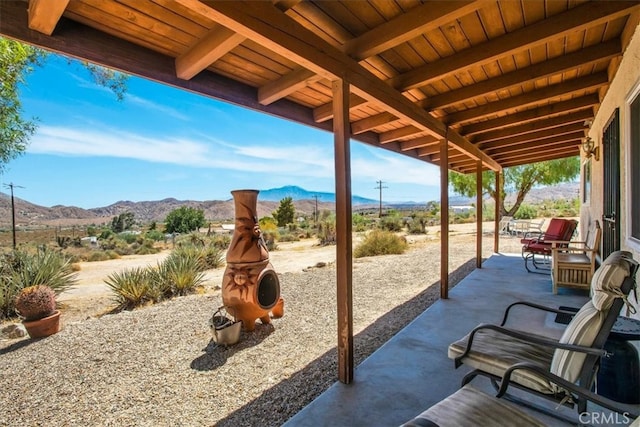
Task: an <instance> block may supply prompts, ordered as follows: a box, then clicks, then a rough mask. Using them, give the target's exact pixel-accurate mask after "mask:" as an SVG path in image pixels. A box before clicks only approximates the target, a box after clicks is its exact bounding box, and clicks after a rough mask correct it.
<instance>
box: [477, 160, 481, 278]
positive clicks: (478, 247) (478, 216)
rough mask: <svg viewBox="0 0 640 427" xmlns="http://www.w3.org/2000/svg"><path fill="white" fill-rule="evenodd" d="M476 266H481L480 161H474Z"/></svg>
mask: <svg viewBox="0 0 640 427" xmlns="http://www.w3.org/2000/svg"><path fill="white" fill-rule="evenodd" d="M476 268H482V161H481V160H478V161H477V162H476Z"/></svg>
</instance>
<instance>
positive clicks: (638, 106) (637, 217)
mask: <svg viewBox="0 0 640 427" xmlns="http://www.w3.org/2000/svg"><path fill="white" fill-rule="evenodd" d="M629 121H630V133H629V138H630V148H631V150H630V151H631V152H630V153H629V157H630V161H629V163H628V164H629V165H630V166H631V168H630V170H629V175H630V176H631V182H630V186H631V188H630V190H631V191H630V193H631V200H629V203H630V207H631V208H630V212H629V215H630V219H631V236H632V237H633V238H635V239H638V240H640V167H639V165H640V94H638V95H636V97H635V99H634V100H633V101H632V102H631V105H630V115H629Z"/></svg>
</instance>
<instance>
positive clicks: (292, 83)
mask: <svg viewBox="0 0 640 427" xmlns="http://www.w3.org/2000/svg"><path fill="white" fill-rule="evenodd" d="M319 79H320V77H319V76H318V75H317V74H316V73H314V72H313V71H309V70H307V69H305V68H298V69H296V70H294V71H292V72H291V73H289V74H285V75H284V76H282V77H281V78H279V79H278V80H274V81H272V82H269V83H267V84H266V85H264V86H262V87H260V89H258V102H260V104H262V105H268V104H271V103H272V102H276V101H277V100H279V99H282V98H284V97H285V96H288V95H291V94H292V93H293V92H296V91H298V90H300V89H302V88H303V87H305V86H307V85H308V84H309V83H311V82H315V81H318V80H319Z"/></svg>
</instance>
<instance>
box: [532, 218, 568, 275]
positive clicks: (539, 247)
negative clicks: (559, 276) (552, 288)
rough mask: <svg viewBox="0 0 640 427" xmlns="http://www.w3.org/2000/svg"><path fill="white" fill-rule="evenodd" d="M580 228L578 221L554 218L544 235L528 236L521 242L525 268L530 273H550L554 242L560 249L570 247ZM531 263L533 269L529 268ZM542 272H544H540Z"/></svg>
mask: <svg viewBox="0 0 640 427" xmlns="http://www.w3.org/2000/svg"><path fill="white" fill-rule="evenodd" d="M577 227H578V221H576V220H573V219H562V218H552V219H551V221H549V226H548V227H547V230H546V231H545V232H544V233H543V234H538V235H535V234H527V235H525V237H524V238H522V239H521V240H520V243H522V258H524V268H525V269H526V270H527V271H528V272H529V273H544V274H546V273H548V272H549V271H550V270H551V266H550V265H551V262H550V261H549V259H550V256H551V248H552V247H553V244H554V242H555V243H556V245H557V246H558V247H561V246H563V245H564V246H566V245H568V242H569V241H570V240H571V237H572V236H573V233H575V231H576V228H577ZM529 261H531V267H532V268H533V269H531V268H529ZM540 270H542V271H540Z"/></svg>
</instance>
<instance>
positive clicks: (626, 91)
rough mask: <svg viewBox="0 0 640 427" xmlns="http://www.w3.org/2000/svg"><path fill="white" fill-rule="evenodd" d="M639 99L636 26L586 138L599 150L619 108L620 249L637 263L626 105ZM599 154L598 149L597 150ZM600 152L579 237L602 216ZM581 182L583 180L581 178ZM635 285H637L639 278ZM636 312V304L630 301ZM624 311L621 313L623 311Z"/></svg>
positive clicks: (638, 243)
mask: <svg viewBox="0 0 640 427" xmlns="http://www.w3.org/2000/svg"><path fill="white" fill-rule="evenodd" d="M638 95H640V25H638V26H636V28H635V31H634V33H633V36H632V37H631V41H630V42H629V45H628V46H627V48H626V50H625V52H624V56H623V58H622V61H621V63H620V68H619V69H618V71H617V73H616V76H615V78H614V79H613V81H612V82H611V86H610V87H609V90H608V91H607V94H606V96H605V97H604V99H603V102H602V104H601V106H600V109H599V110H598V112H597V114H596V117H595V119H594V121H593V124H592V126H591V130H590V132H589V136H590V137H591V138H592V139H593V140H594V141H596V144H597V145H598V146H599V147H601V146H602V132H603V130H604V127H605V126H606V124H607V123H608V121H609V119H610V118H611V117H612V116H613V114H614V112H615V109H616V108H619V114H620V148H621V150H620V151H621V158H620V178H621V183H620V195H621V204H620V209H621V212H620V213H619V215H620V224H621V230H620V240H621V242H620V245H621V249H623V250H627V251H631V252H632V253H633V254H634V258H635V259H636V260H639V261H640V241H638V240H635V239H632V238H631V231H630V223H629V214H630V212H631V210H632V209H634V210H635V209H640V206H638V205H639V204H640V201H638V200H635V206H632V201H631V195H630V189H629V183H630V182H631V176H630V174H629V170H630V167H631V165H630V159H629V157H630V156H629V153H630V138H629V102H630V101H631V100H633V98H634V97H635V96H638ZM600 150H602V148H600ZM602 154H603V153H602V152H601V153H600V155H601V157H600V161H597V162H596V161H595V159H591V195H590V197H589V199H588V201H587V202H586V203H584V204H583V205H582V208H581V211H580V227H581V232H582V235H584V232H585V231H586V229H587V228H588V224H589V223H590V222H591V221H592V220H596V219H597V220H599V221H601V222H602V214H603V202H602V200H603V182H604V175H603V162H602ZM581 156H583V157H582V158H581V160H582V162H584V161H585V158H584V154H583V153H582V154H581ZM634 167H640V165H634ZM581 178H584V177H581ZM583 190H584V186H581V192H582V191H583ZM581 200H583V201H584V200H585V198H584V195H583V194H581ZM638 279H639V282H640V278H638ZM633 302H634V304H636V307H638V311H640V306H638V304H637V302H636V301H633ZM623 310H624V309H623ZM633 317H635V318H637V319H640V313H636V314H635V315H633Z"/></svg>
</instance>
